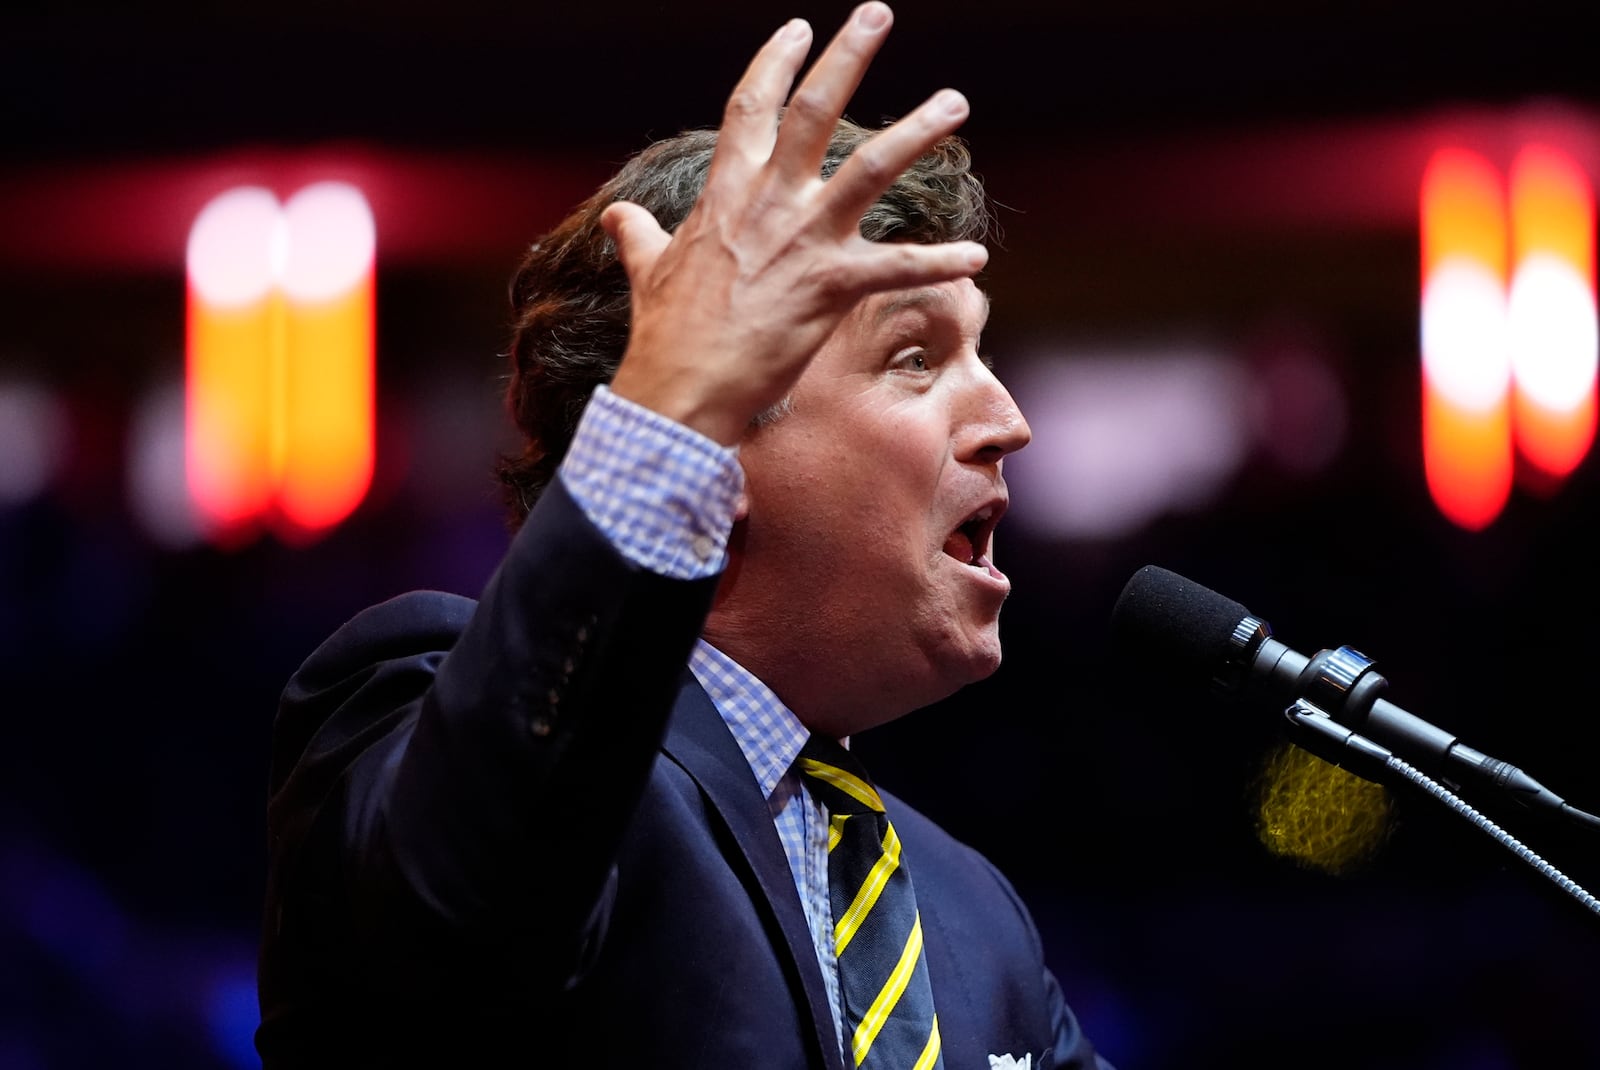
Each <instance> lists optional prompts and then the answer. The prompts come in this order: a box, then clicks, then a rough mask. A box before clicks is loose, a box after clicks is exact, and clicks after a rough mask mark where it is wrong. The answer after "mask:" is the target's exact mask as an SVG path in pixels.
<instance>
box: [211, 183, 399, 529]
mask: <svg viewBox="0 0 1600 1070" xmlns="http://www.w3.org/2000/svg"><path fill="white" fill-rule="evenodd" d="M374 249H375V226H374V223H373V217H372V212H371V210H370V209H369V208H368V206H367V203H366V200H365V198H364V197H363V196H362V194H361V192H360V191H359V190H357V189H356V188H355V187H353V186H349V185H346V184H343V183H334V182H323V183H317V184H314V185H311V186H307V187H306V188H304V189H302V190H301V191H300V192H299V193H297V194H296V195H295V196H294V197H292V198H291V199H290V201H289V203H288V204H287V205H286V206H280V205H279V204H278V202H277V199H276V198H275V197H274V196H273V195H272V194H271V192H269V191H267V190H265V189H261V188H259V187H243V188H240V189H235V190H231V191H229V192H227V193H224V194H222V195H221V196H219V197H217V198H215V199H214V200H212V201H211V202H210V203H208V204H207V205H206V207H205V209H204V210H202V211H201V213H200V214H199V216H198V217H197V218H196V220H195V223H194V226H193V228H192V229H191V232H190V237H189V245H188V279H189V286H188V321H189V322H188V327H189V330H188V380H187V382H188V388H187V434H186V448H185V458H186V471H187V478H188V485H189V490H190V493H191V494H192V495H193V497H194V501H195V504H196V506H197V508H198V510H199V513H200V515H201V517H202V526H203V527H204V528H205V529H206V531H207V532H208V534H209V535H210V537H211V538H213V539H216V540H217V541H221V542H238V541H242V540H243V539H246V538H248V537H250V536H252V535H253V534H254V533H255V532H256V530H257V529H258V528H259V527H260V526H262V525H263V524H266V525H270V526H272V527H273V528H274V529H275V530H276V531H277V532H278V534H279V535H280V536H283V537H284V538H286V539H289V540H291V541H306V540H308V539H309V538H312V537H315V536H316V535H318V534H320V533H322V532H323V531H325V530H326V529H328V528H330V527H332V526H333V525H335V524H337V523H338V522H339V521H341V520H343V519H344V518H345V517H346V516H348V515H349V514H350V512H351V511H352V510H354V509H355V507H356V506H357V505H358V504H359V503H360V501H361V499H362V498H363V497H364V496H365V494H366V491H367V488H368V487H369V486H370V484H371V480H372V466H373V424H374V419H373V408H374V400H373V399H374V385H373V377H374V372H373V348H374V333H375V332H374V324H373V306H374V281H373V274H374Z"/></svg>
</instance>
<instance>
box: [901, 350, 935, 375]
mask: <svg viewBox="0 0 1600 1070" xmlns="http://www.w3.org/2000/svg"><path fill="white" fill-rule="evenodd" d="M895 363H896V364H897V365H899V366H900V367H902V368H906V369H908V370H910V371H914V372H922V371H927V370H928V355H927V354H926V353H924V352H923V351H922V350H920V349H908V350H906V351H904V352H903V353H901V354H900V356H899V357H898V358H896V360H895Z"/></svg>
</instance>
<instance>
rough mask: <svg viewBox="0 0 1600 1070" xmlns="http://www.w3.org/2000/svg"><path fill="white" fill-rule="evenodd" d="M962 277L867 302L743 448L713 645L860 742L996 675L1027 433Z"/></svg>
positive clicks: (833, 729)
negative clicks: (1011, 517) (1013, 473)
mask: <svg viewBox="0 0 1600 1070" xmlns="http://www.w3.org/2000/svg"><path fill="white" fill-rule="evenodd" d="M987 316H988V300H987V298H986V297H985V296H984V295H983V293H982V292H981V291H980V290H979V289H978V288H977V286H976V285H974V284H973V283H972V281H971V280H967V279H963V280H960V281H957V282H950V283H944V284H941V285H938V286H932V287H927V288H923V289H915V290H903V291H895V292H892V293H887V294H878V295H875V296H873V297H870V298H868V299H866V300H865V301H863V302H862V303H861V304H860V305H858V306H857V307H856V308H855V310H854V311H852V312H851V314H850V315H849V316H848V317H847V318H846V319H845V320H844V321H843V323H842V324H841V325H840V326H839V328H838V330H836V331H835V332H834V334H833V336H832V337H831V338H830V339H829V341H828V343H827V344H826V345H825V346H824V347H823V348H822V350H821V351H820V352H819V353H818V354H817V356H816V358H815V359H814V360H813V361H812V363H811V364H810V365H809V366H808V367H807V369H806V371H805V374H804V375H803V376H802V377H801V379H800V381H799V383H798V384H796V387H795V389H794V391H793V393H792V401H793V410H792V411H791V412H789V413H787V414H786V415H784V416H783V417H781V418H780V419H778V420H777V421H776V422H775V423H772V424H770V425H768V426H766V427H763V428H760V429H757V430H754V431H752V432H751V433H750V434H749V435H747V436H746V438H745V440H744V441H743V442H742V443H741V445H740V461H741V463H742V464H743V466H744V470H745V478H746V486H745V489H746V494H747V495H748V505H749V512H748V515H747V517H746V519H745V521H744V522H743V523H742V524H741V525H739V527H738V528H736V530H735V533H734V539H733V551H732V553H733V558H732V560H731V561H730V567H729V571H728V574H727V576H725V577H724V581H723V584H722V588H721V590H720V591H719V596H718V604H717V608H716V609H715V610H714V612H713V614H712V617H711V619H710V621H709V622H708V626H707V632H706V634H707V637H708V638H709V639H710V640H711V641H712V642H713V643H715V644H717V645H718V646H719V647H721V648H722V649H724V650H726V651H727V652H728V653H729V654H730V655H732V656H733V657H734V658H736V659H737V660H739V661H740V662H741V663H742V664H744V665H745V666H746V667H747V668H749V669H751V670H752V671H754V672H755V673H756V674H757V675H758V676H760V677H761V678H762V679H764V680H765V681H766V682H767V683H768V684H770V685H771V686H772V687H773V688H774V690H776V691H777V693H778V695H779V697H780V698H782V699H783V700H784V702H785V703H786V704H788V705H789V706H790V707H791V708H792V709H794V710H795V712H796V713H797V714H799V716H800V717H801V719H802V720H803V721H805V722H806V723H807V724H808V725H809V726H810V727H811V728H813V729H821V730H824V731H828V732H830V733H832V734H835V735H846V734H849V733H851V732H856V731H860V730H861V729H864V728H867V727H870V726H871V725H873V724H877V723H881V722H883V721H886V720H889V719H891V718H893V717H897V716H899V715H900V714H902V713H905V712H908V711H909V710H912V709H916V708H918V707H920V706H925V705H927V704H929V703H930V702H933V701H936V700H938V699H940V698H943V697H945V696H946V695H949V694H950V693H952V692H953V691H955V690H956V689H957V688H959V687H961V686H963V685H965V684H967V683H970V682H972V681H974V680H979V679H982V678H983V677H985V676H988V675H989V674H990V673H992V672H993V671H994V670H995V669H996V668H997V667H998V666H999V664H1000V636H999V617H1000V605H1001V603H1002V602H1003V601H1005V598H1006V595H1007V593H1008V592H1009V591H1010V582H1009V581H1008V580H1007V579H1006V577H1005V576H1004V574H1002V573H1001V572H1000V571H999V570H998V569H996V568H995V567H994V565H993V564H992V563H991V562H990V560H989V554H990V534H991V532H992V531H993V529H994V525H995V523H996V522H997V521H998V520H999V518H1000V514H1001V513H1003V512H1004V511H1005V508H1006V502H1007V497H1006V486H1005V481H1004V480H1003V479H1002V478H1001V475H1000V467H1001V459H1002V458H1003V457H1004V456H1005V455H1006V454H1008V453H1010V452H1011V451H1013V450H1017V449H1020V448H1022V447H1023V446H1024V445H1026V444H1027V442H1028V439H1029V437H1030V435H1031V432H1030V431H1029V430H1028V425H1027V422H1026V421H1025V420H1024V419H1023V417H1022V413H1021V412H1020V411H1018V409H1017V406H1016V403H1015V402H1014V401H1013V400H1012V398H1011V395H1010V394H1009V393H1007V391H1006V390H1005V388H1004V387H1002V386H1001V385H1000V382H999V380H997V379H996V378H995V376H994V373H993V372H992V371H991V370H990V369H989V367H988V365H987V364H986V363H985V361H984V359H983V358H982V357H980V356H979V336H980V334H981V332H982V330H983V326H984V322H985V320H986V318H987Z"/></svg>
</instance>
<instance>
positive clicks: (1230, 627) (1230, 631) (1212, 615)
mask: <svg viewBox="0 0 1600 1070" xmlns="http://www.w3.org/2000/svg"><path fill="white" fill-rule="evenodd" d="M1249 616H1250V611H1249V610H1248V609H1246V608H1245V607H1244V606H1242V605H1240V604H1239V603H1238V602H1235V601H1234V600H1233V599H1231V598H1228V597H1226V596H1224V595H1220V594H1218V593H1217V592H1216V591H1213V590H1211V589H1210V588H1209V587H1202V586H1201V585H1200V584H1198V583H1195V582H1194V581H1192V580H1187V579H1185V578H1184V577H1182V576H1180V575H1178V574H1177V573H1176V572H1170V571H1168V570H1167V569H1164V568H1160V567H1158V566H1156V565H1146V566H1144V567H1143V568H1141V569H1140V570H1139V571H1137V572H1135V573H1134V574H1133V577H1132V578H1131V579H1129V580H1128V582H1127V585H1126V586H1124V587H1123V589H1122V594H1121V595H1119V596H1118V598H1117V603H1116V606H1115V607H1114V608H1113V609H1112V611H1111V645H1112V651H1113V654H1114V656H1116V657H1118V658H1120V659H1122V660H1124V661H1125V662H1127V663H1128V664H1130V665H1138V666H1139V667H1140V670H1141V675H1148V676H1154V677H1155V678H1157V679H1158V680H1160V681H1161V682H1165V683H1169V684H1177V685H1180V686H1184V687H1187V688H1196V687H1199V686H1204V685H1206V684H1210V683H1213V682H1216V683H1220V681H1219V680H1218V676H1219V673H1221V672H1222V671H1223V669H1224V667H1225V666H1228V665H1230V664H1233V663H1234V662H1235V661H1236V659H1237V658H1238V657H1239V655H1240V648H1239V644H1238V642H1237V639H1236V637H1235V634H1234V632H1235V629H1236V628H1237V627H1238V625H1239V622H1240V621H1241V620H1243V619H1245V618H1246V617H1249ZM1260 623H1261V625H1262V628H1263V630H1264V631H1265V632H1266V633H1268V634H1270V631H1271V629H1270V628H1266V625H1265V622H1264V621H1262V622H1260Z"/></svg>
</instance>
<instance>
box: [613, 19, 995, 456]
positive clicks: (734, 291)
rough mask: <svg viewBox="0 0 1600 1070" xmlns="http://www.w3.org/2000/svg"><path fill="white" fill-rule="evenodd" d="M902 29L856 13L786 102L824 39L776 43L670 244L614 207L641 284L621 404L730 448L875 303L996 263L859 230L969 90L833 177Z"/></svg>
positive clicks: (967, 247)
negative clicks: (867, 303) (829, 173)
mask: <svg viewBox="0 0 1600 1070" xmlns="http://www.w3.org/2000/svg"><path fill="white" fill-rule="evenodd" d="M891 21H892V14H891V12H890V10H889V8H888V7H887V6H886V5H884V4H883V3H880V2H878V0H869V2H867V3H864V4H862V5H860V6H859V7H857V8H856V9H855V11H854V12H853V13H852V14H851V16H850V18H849V20H848V21H847V22H846V23H845V24H844V26H843V27H841V28H840V30H839V32H838V33H837V34H836V35H835V36H834V38H833V40H832V41H831V42H830V43H829V44H828V47H827V48H826V49H825V50H824V51H823V53H822V55H821V56H820V57H818V59H817V61H816V63H815V64H814V65H813V66H812V68H811V70H810V71H809V72H808V73H807V74H806V76H805V79H804V80H803V81H802V82H801V83H800V85H799V87H798V88H796V89H795V90H794V93H793V95H792V96H791V97H789V100H788V103H787V106H785V103H784V95H785V94H786V93H787V92H788V91H789V89H790V87H791V86H792V85H793V84H794V79H795V76H796V75H797V74H798V73H799V70H800V66H801V64H802V62H803V61H804V59H805V57H806V55H807V53H808V52H809V50H810V46H811V28H810V26H809V25H807V24H806V22H805V21H803V20H801V19H793V20H791V21H790V22H788V23H787V24H785V25H784V26H783V27H782V28H781V29H780V30H779V31H778V32H777V33H776V34H775V35H773V37H772V38H771V39H770V40H768V41H767V43H766V44H765V45H763V46H762V48H761V50H760V51H759V52H757V53H756V56H755V58H754V59H753V60H752V61H751V62H750V65H749V67H748V68H746V70H745V73H744V76H743V77H742V78H741V79H740V80H739V84H738V85H737V86H736V87H735V88H734V90H733V93H732V95H731V96H730V97H729V98H728V103H727V106H726V109H725V111H724V113H723V120H722V127H721V129H720V131H719V133H718V137H717V146H716V149H715V150H714V152H713V154H712V158H711V164H710V170H709V173H708V175H707V178H706V184H705V188H704V189H703V191H702V192H701V194H700V197H699V199H698V201H697V202H696V204H695V207H694V209H693V210H692V211H691V212H690V213H689V215H688V217H687V218H685V219H684V221H683V223H682V225H681V226H679V227H678V228H677V230H676V231H674V232H673V233H672V234H671V235H668V234H667V233H666V232H665V231H664V230H662V229H661V227H660V226H659V225H658V224H657V223H656V221H655V219H654V218H653V217H652V216H651V215H650V214H649V213H648V212H647V211H645V210H644V209H643V208H641V207H639V206H638V205H636V204H632V203H630V202H627V201H619V202H617V203H615V204H613V205H611V206H610V207H609V208H608V209H607V210H606V212H605V214H604V215H603V216H602V217H601V222H602V224H603V225H604V226H605V228H606V231H607V233H608V234H610V235H611V237H612V239H613V240H614V241H615V242H616V244H617V251H618V255H619V256H620V258H621V260H622V265H623V269H624V270H625V271H626V272H627V274H628V280H629V284H630V286H631V288H632V328H631V332H630V334H629V339H628V347H627V350H626V352H625V353H624V355H623V360H622V363H621V366H620V367H619V368H618V370H617V374H616V376H615V378H614V379H613V381H612V384H611V389H612V390H614V391H615V392H616V393H617V394H618V395H620V396H622V397H626V398H629V399H630V400H633V401H636V402H638V403H640V404H642V405H645V406H647V407H649V408H652V409H655V410H656V411H658V412H661V413H663V414H664V415H666V416H669V417H671V418H673V419H675V420H678V421H680V422H681V423H684V424H687V425H688V426H690V427H693V428H695V429H696V430H698V431H700V432H702V433H703V434H706V435H707V436H709V437H711V438H713V439H715V440H717V441H718V442H722V443H724V444H728V445H731V444H733V443H735V442H737V441H738V439H739V437H740V435H741V434H742V433H743V432H744V430H745V428H746V427H747V426H748V424H749V422H750V420H751V419H752V418H753V417H754V416H755V415H756V414H758V413H760V412H761V411H762V410H764V409H766V408H767V407H768V406H770V405H772V404H774V403H776V402H777V401H779V400H781V399H782V398H783V397H784V396H785V395H786V394H787V393H788V392H789V390H790V388H791V387H792V386H793V385H794V382H795V380H796V379H798V378H799V377H800V374H801V372H803V371H804V370H805V367H806V365H807V363H808V362H809V361H810V359H811V357H812V355H813V354H815V353H816V351H817V350H818V349H819V348H820V347H821V346H822V344H823V343H824V342H825V341H826V340H827V338H828V336H829V335H830V334H831V333H832V332H833V330H834V328H835V327H836V326H838V324H839V321H840V320H841V319H842V318H843V317H844V316H845V314H846V313H848V312H849V311H850V309H851V308H853V307H854V306H855V304H856V303H857V302H858V301H859V300H861V299H862V298H863V297H865V296H867V295H869V294H872V293H875V292H879V291H883V290H895V289H901V288H906V287H912V286H923V285H932V284H935V283H940V282H948V281H950V280H952V279H957V278H962V277H965V276H970V275H972V274H974V273H975V272H977V271H979V270H980V269H981V268H982V267H983V265H984V264H985V263H986V262H987V259H988V252H987V250H985V249H984V247H983V246H982V245H980V244H978V243H976V242H951V243H948V244H942V245H921V244H917V243H912V242H904V243H898V242H895V243H891V242H883V243H874V242H869V241H867V240H866V239H864V238H862V237H861V234H860V231H859V226H860V221H861V217H862V215H863V214H864V213H865V212H866V211H867V209H868V208H870V207H871V206H872V204H873V203H874V202H875V201H876V200H877V199H878V197H880V196H881V195H882V194H883V193H884V191H885V190H887V189H888V188H889V186H890V185H891V184H893V182H894V180H895V179H896V178H897V177H898V176H899V175H900V174H901V172H903V171H904V170H905V169H906V168H907V167H909V166H910V165H911V164H912V163H913V162H914V161H915V160H916V159H917V157H919V156H920V155H922V154H923V153H924V152H926V151H927V150H928V149H929V148H931V147H932V146H933V145H934V144H935V143H936V142H937V141H938V140H939V139H940V138H942V137H945V136H946V135H948V134H950V133H952V132H953V131H954V130H955V129H956V128H957V127H958V126H960V125H961V123H962V122H963V121H964V120H965V119H966V117H967V113H968V107H967V101H966V98H965V97H963V96H962V95H961V94H960V93H958V92H956V91H955V90H952V89H943V90H940V91H939V92H937V93H935V94H934V95H933V96H931V97H930V98H928V99H927V100H926V101H924V102H923V103H922V104H921V105H920V106H919V107H918V108H916V110H914V111H913V112H912V113H911V114H910V115H908V116H906V117H905V118H904V119H902V120H900V121H899V122H897V123H895V124H894V125H892V126H889V127H887V128H886V129H884V130H882V131H880V132H879V133H877V134H876V135H874V136H873V137H872V138H871V139H870V140H869V141H867V142H866V143H864V144H863V145H861V146H860V147H859V148H858V149H857V150H856V151H855V152H854V153H853V154H852V155H851V156H850V158H849V159H848V160H846V161H845V162H844V164H843V165H842V166H841V167H840V168H839V169H838V171H837V172H836V173H835V174H834V176H833V177H832V178H831V179H830V180H828V181H826V182H825V181H823V179H822V177H821V174H820V170H821V167H822V160H823V156H824V153H825V151H826V149H827V145H828V141H829V138H830V137H831V136H832V134H833V131H834V127H835V124H836V123H837V122H838V120H839V118H840V116H841V115H843V113H844V108H845V105H846V103H847V102H848V101H849V99H850V97H851V95H852V94H853V93H854V92H855V90H856V88H857V86H859V85H860V83H861V78H862V76H863V74H865V72H866V69H867V66H868V64H869V63H871V61H872V58H873V56H874V55H876V54H877V51H878V48H879V46H880V45H881V44H882V43H883V40H884V37H885V36H886V35H887V34H888V31H889V26H890V23H891ZM780 113H781V114H782V122H781V124H780V123H779V115H780Z"/></svg>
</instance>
